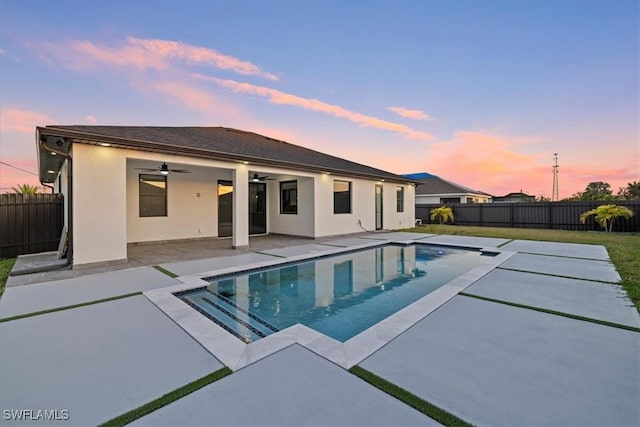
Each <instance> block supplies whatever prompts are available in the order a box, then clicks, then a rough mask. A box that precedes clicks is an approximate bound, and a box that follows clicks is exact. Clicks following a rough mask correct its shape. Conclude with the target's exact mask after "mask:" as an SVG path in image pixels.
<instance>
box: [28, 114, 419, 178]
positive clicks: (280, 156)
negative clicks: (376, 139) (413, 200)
mask: <svg viewBox="0 0 640 427" xmlns="http://www.w3.org/2000/svg"><path fill="white" fill-rule="evenodd" d="M56 131H57V132H56ZM39 132H40V134H45V135H46V134H47V133H48V132H55V133H56V135H57V136H63V135H59V134H60V133H63V134H66V135H64V136H68V137H70V138H72V140H74V141H75V142H90V141H97V142H103V141H104V142H109V143H112V144H114V145H115V146H123V147H127V148H134V149H136V148H137V149H143V150H151V151H159V152H166V153H171V154H176V153H181V154H187V155H193V156H198V157H205V158H216V159H218V158H222V159H229V160H241V161H244V160H246V161H250V162H253V163H258V164H270V165H277V166H281V167H286V168H292V169H305V170H313V171H326V172H331V173H344V174H347V175H350V176H359V177H366V178H373V179H386V180H390V181H395V182H411V181H413V180H411V179H410V178H406V177H403V176H400V175H396V174H393V173H390V172H386V171H383V170H380V169H376V168H373V167H370V166H366V165H363V164H360V163H355V162H352V161H349V160H345V159H341V158H339V157H335V156H331V155H328V154H324V153H321V152H319V151H315V150H311V149H309V148H304V147H301V146H298V145H294V144H290V143H288V142H284V141H280V140H277V139H273V138H269V137H267V136H263V135H258V134H256V133H252V132H246V131H241V130H237V129H231V128H225V127H155V126H57V125H56V126H47V127H46V128H39Z"/></svg>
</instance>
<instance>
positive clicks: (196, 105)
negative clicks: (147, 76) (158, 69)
mask: <svg viewBox="0 0 640 427" xmlns="http://www.w3.org/2000/svg"><path fill="white" fill-rule="evenodd" d="M151 87H152V88H153V90H155V91H156V92H159V93H162V94H164V95H168V96H169V97H171V98H174V99H177V100H179V101H180V102H181V103H182V104H184V105H185V106H187V107H189V108H192V109H194V110H199V111H204V112H211V111H213V110H215V103H214V97H213V95H212V94H211V93H208V92H206V91H203V90H202V89H200V88H198V87H195V86H193V85H189V84H186V83H181V82H179V81H172V80H163V81H158V82H153V83H151Z"/></svg>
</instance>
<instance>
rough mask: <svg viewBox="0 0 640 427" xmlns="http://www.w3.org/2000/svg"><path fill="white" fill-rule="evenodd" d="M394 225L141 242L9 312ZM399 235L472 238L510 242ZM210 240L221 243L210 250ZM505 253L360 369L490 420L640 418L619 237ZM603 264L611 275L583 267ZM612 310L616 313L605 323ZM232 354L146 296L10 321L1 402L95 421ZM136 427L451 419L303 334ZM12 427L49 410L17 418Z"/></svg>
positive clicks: (29, 290) (0, 305) (300, 252)
mask: <svg viewBox="0 0 640 427" xmlns="http://www.w3.org/2000/svg"><path fill="white" fill-rule="evenodd" d="M386 237H388V236H385V235H383V234H380V235H364V234H363V235H357V236H346V237H344V238H335V237H334V238H332V239H323V240H313V241H312V240H307V239H290V238H284V237H280V236H264V238H263V237H259V238H252V240H251V246H250V248H249V249H248V250H245V251H242V252H240V253H239V252H238V251H234V250H232V249H227V248H225V247H214V246H216V245H214V244H212V242H208V244H207V243H206V242H185V243H178V244H175V245H169V244H163V245H158V246H157V247H155V248H154V247H152V245H145V246H139V247H132V248H130V264H129V265H126V266H125V268H126V269H124V268H118V269H117V270H118V271H111V272H101V273H100V274H95V272H87V271H82V272H81V273H82V274H78V275H77V277H73V276H68V277H58V278H59V279H60V280H56V281H50V282H46V283H41V284H33V285H25V286H12V287H8V288H7V289H6V290H5V294H4V296H3V297H2V298H1V299H0V318H8V317H11V316H15V315H19V314H25V313H31V312H34V311H41V310H48V309H54V308H59V307H65V306H69V305H73V304H79V303H83V302H91V301H96V300H98V301H100V300H103V299H105V298H109V297H114V296H115V297H117V296H123V295H124V296H126V295H129V294H132V293H136V292H142V291H149V290H153V289H161V288H164V287H167V286H175V285H176V284H179V283H181V277H178V278H177V279H173V278H171V277H169V276H166V275H164V274H163V273H161V272H159V271H157V270H155V269H153V268H151V267H148V266H149V265H156V264H161V265H162V266H163V267H165V268H168V269H169V270H170V271H173V272H175V273H178V274H180V275H192V274H194V273H197V272H204V271H209V270H211V269H214V270H215V269H217V268H222V267H229V266H230V265H235V266H240V265H246V264H251V263H255V262H262V261H264V260H268V259H280V260H282V257H289V258H290V259H295V258H296V257H299V256H305V255H308V254H313V253H318V252H323V251H332V250H336V249H339V248H340V247H344V248H349V247H358V246H359V245H361V244H365V242H367V241H369V242H370V241H371V238H373V239H381V240H383V239H384V238H386ZM399 237H400V238H401V239H402V240H404V241H412V240H419V241H420V242H425V243H428V242H429V241H433V242H436V241H439V242H441V243H448V244H462V245H464V244H468V245H470V246H491V245H493V244H502V243H506V241H504V242H498V241H495V242H493V241H479V240H477V239H475V238H469V239H468V240H465V238H464V237H458V238H456V239H455V242H454V241H451V240H450V239H447V238H444V236H432V235H420V234H415V235H414V234H412V233H402V235H401V236H399ZM194 243H196V244H200V243H202V244H204V245H205V246H206V247H205V248H202V249H201V250H200V251H199V250H197V249H195V248H196V245H194ZM226 243H227V244H228V242H226ZM224 244H225V243H220V245H221V246H223V245H224ZM501 249H503V250H507V251H509V250H513V251H514V252H519V251H520V250H521V251H522V253H518V254H516V255H514V256H512V257H511V258H510V259H508V260H507V261H505V262H504V263H503V264H502V265H500V266H498V268H496V269H494V270H493V271H492V272H490V273H489V274H487V275H485V276H484V277H479V278H478V279H477V280H476V281H475V282H474V283H473V284H471V286H469V287H468V288H467V289H465V290H464V291H463V293H462V294H461V295H457V296H454V297H453V298H452V299H450V300H449V301H448V302H446V303H444V305H442V306H441V307H440V308H438V309H437V310H435V311H434V312H432V313H431V314H429V315H428V316H426V317H424V318H423V319H422V320H420V321H419V322H418V323H417V324H415V325H414V326H413V327H411V328H410V329H408V330H407V331H405V332H404V333H403V334H401V335H400V336H398V337H397V338H395V339H394V340H393V341H391V342H390V343H389V344H387V345H386V346H384V347H382V348H381V349H379V350H378V351H376V352H374V353H373V354H372V355H371V356H369V357H368V358H367V359H365V360H364V361H362V362H361V363H360V366H361V367H363V368H365V369H367V370H370V371H372V372H373V373H375V374H376V375H378V376H380V377H382V378H384V379H386V380H387V381H390V382H392V383H394V384H396V385H398V386H400V387H403V388H405V389H407V390H409V391H410V392H412V393H414V394H415V395H417V396H419V397H420V398H422V399H425V400H426V401H428V402H430V403H432V404H435V405H436V406H438V407H440V408H442V409H445V410H447V411H449V412H450V413H452V414H454V415H456V416H458V417H460V418H462V419H464V420H465V421H467V422H471V423H473V424H476V425H523V426H524V425H536V426H541V425H549V426H551V425H621V426H623V425H640V411H638V404H637V402H638V401H640V369H638V367H639V366H640V332H639V331H640V316H639V315H638V311H637V310H636V309H635V307H634V306H632V305H631V304H630V303H629V301H628V300H627V299H626V297H625V296H624V292H623V291H622V290H621V289H620V288H619V286H618V285H616V284H615V283H611V282H615V280H614V279H615V277H616V276H614V275H612V271H613V273H615V269H613V270H612V268H613V266H612V264H610V262H609V261H608V255H607V254H606V251H604V253H603V250H604V248H602V247H600V246H594V245H573V246H571V245H569V246H568V245H567V244H553V243H548V242H545V243H543V242H524V243H523V242H521V241H515V242H510V243H507V244H506V245H504V246H502V248H501ZM258 252H260V253H258ZM550 255H551V256H550ZM265 257H266V258H265ZM531 257H536V258H533V259H531ZM514 260H515V261H514ZM541 260H542V261H544V262H540V261H541ZM510 261H511V262H510ZM516 261H517V262H516ZM143 266H146V267H143ZM131 267H136V268H131ZM587 267H588V268H589V269H591V270H589V271H590V274H593V277H595V278H596V281H594V280H588V279H589V278H585V277H583V276H584V274H583V273H584V271H586V268H587ZM110 269H111V270H115V269H114V268H113V267H111V268H110ZM70 271H71V272H73V270H70ZM58 273H60V272H58ZM615 274H616V275H617V273H615ZM559 276H561V277H559ZM185 277H186V276H185ZM35 280H36V279H33V278H32V281H35ZM51 280H54V279H51ZM514 304H515V305H514ZM545 310H546V311H545ZM549 310H552V311H553V312H551V311H549ZM576 316H580V317H579V318H578V317H576ZM602 321H604V322H611V323H609V324H602V323H597V322H602ZM625 327H627V329H624V328H625ZM628 328H631V330H629V329H628ZM220 345H222V343H221V344H220ZM222 365H223V364H222V363H221V362H220V361H219V360H218V359H216V358H215V357H214V356H213V355H212V354H211V353H209V352H207V351H206V350H205V348H204V347H203V346H202V345H200V344H199V343H198V342H197V341H196V340H195V339H193V338H192V337H191V336H190V335H188V334H187V333H186V332H185V331H184V330H183V329H181V328H180V327H179V326H178V325H177V324H176V323H174V322H173V321H172V320H171V319H169V318H168V317H167V316H165V315H164V314H163V313H162V312H161V311H160V310H158V309H157V307H156V306H154V304H152V302H151V301H150V300H149V299H147V297H145V296H144V295H140V294H136V295H132V296H126V297H124V298H121V299H117V300H112V301H103V302H97V303H95V304H92V305H87V306H83V307H76V308H68V309H64V310H62V311H58V312H51V313H47V314H39V315H35V316H32V317H26V318H20V319H16V320H8V321H3V322H1V323H0V412H2V413H3V414H5V413H6V411H7V410H8V411H11V410H21V409H25V410H32V411H33V413H34V414H35V411H38V410H44V409H47V410H51V409H57V410H67V411H69V420H67V421H58V422H56V424H58V425H87V424H93V425H95V424H98V423H100V422H104V421H106V420H108V419H110V418H113V417H115V416H118V415H120V414H122V413H124V412H127V411H129V410H131V409H134V408H136V407H139V406H140V405H142V404H144V403H146V402H148V401H150V400H153V399H155V398H157V397H160V396H162V395H164V394H166V393H168V392H170V391H172V390H174V389H176V388H178V387H180V386H183V385H185V384H187V383H189V382H191V381H193V380H194V379H196V378H199V377H201V376H204V375H206V374H208V373H210V372H213V371H215V370H217V369H219V368H220V367H221V366H222ZM44 424H46V423H44ZM136 424H139V425H178V424H179V425H211V424H224V425H374V424H375V425H423V424H427V425H437V423H436V422H435V421H433V420H431V419H430V418H428V417H426V416H425V415H423V414H422V413H419V412H417V411H416V410H414V409H413V408H411V407H409V406H407V405H405V404H404V403H402V402H400V401H398V400H395V399H394V398H391V397H390V396H388V395H386V394H384V393H382V392H381V391H379V390H378V389H377V388H375V387H373V386H371V385H369V384H368V383H365V382H364V381H362V380H360V379H359V378H357V377H356V376H354V375H353V374H351V373H349V372H348V371H346V370H344V369H343V368H341V367H339V366H338V365H335V364H333V363H331V362H330V361H328V360H326V359H324V358H322V357H320V356H318V355H317V354H314V353H313V352H312V351H310V350H309V349H308V348H304V347H303V346H301V345H299V344H293V345H292V346H289V347H286V348H284V349H281V350H280V351H277V352H274V353H272V354H271V355H269V356H267V357H265V358H263V359H260V360H258V361H256V362H255V363H253V364H250V365H248V366H246V367H244V368H242V369H239V370H237V371H236V372H234V373H233V374H231V375H230V376H228V377H225V378H223V379H222V380H220V381H217V382H214V383H212V384H210V385H208V386H206V387H204V388H202V389H200V390H198V391H196V392H194V393H192V394H189V395H187V396H185V397H183V398H181V399H179V400H177V401H175V402H173V403H171V404H169V405H167V406H165V407H163V408H161V409H160V410H158V411H156V412H153V413H151V414H149V415H147V416H146V417H143V418H140V419H138V421H137V422H136ZM2 425H21V426H24V425H43V422H42V421H41V420H33V419H28V420H27V421H24V420H22V421H16V420H12V419H8V418H7V417H6V416H5V417H4V418H3V421H2Z"/></svg>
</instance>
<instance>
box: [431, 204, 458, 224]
mask: <svg viewBox="0 0 640 427" xmlns="http://www.w3.org/2000/svg"><path fill="white" fill-rule="evenodd" d="M436 219H437V220H439V221H440V224H444V223H445V222H449V221H451V222H452V223H453V211H452V210H451V208H450V207H448V206H440V207H439V208H435V209H431V221H435V220H436Z"/></svg>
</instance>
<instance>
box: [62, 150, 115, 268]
mask: <svg viewBox="0 0 640 427" xmlns="http://www.w3.org/2000/svg"><path fill="white" fill-rule="evenodd" d="M72 158H73V207H72V209H73V228H74V229H73V257H74V258H73V262H74V265H75V266H78V265H82V264H87V263H95V262H104V261H115V260H124V259H126V258H127V215H126V197H125V194H126V177H127V174H126V161H125V157H124V155H123V153H122V151H121V150H114V149H111V148H108V147H100V146H90V145H83V144H74V145H73V147H72Z"/></svg>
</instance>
